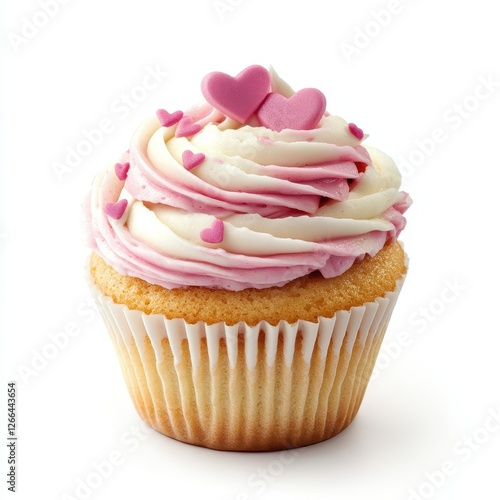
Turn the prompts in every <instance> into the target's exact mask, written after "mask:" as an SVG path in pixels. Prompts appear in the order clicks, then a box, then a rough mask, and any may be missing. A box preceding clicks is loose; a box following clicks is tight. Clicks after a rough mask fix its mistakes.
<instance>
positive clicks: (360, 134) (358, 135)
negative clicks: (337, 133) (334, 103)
mask: <svg viewBox="0 0 500 500" xmlns="http://www.w3.org/2000/svg"><path fill="white" fill-rule="evenodd" d="M349 132H351V134H352V135H353V136H354V137H356V139H358V140H361V139H363V137H364V136H365V134H364V132H363V131H362V130H361V129H360V128H359V127H358V126H357V125H355V124H354V123H349Z"/></svg>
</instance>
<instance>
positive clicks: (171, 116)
mask: <svg viewBox="0 0 500 500" xmlns="http://www.w3.org/2000/svg"><path fill="white" fill-rule="evenodd" d="M156 116H157V117H158V120H160V124H161V126H162V127H171V126H172V125H175V124H176V123H178V122H179V120H180V119H181V118H182V117H183V116H184V113H183V112H182V111H174V112H173V113H169V112H168V111H167V110H166V109H159V110H158V111H157V112H156Z"/></svg>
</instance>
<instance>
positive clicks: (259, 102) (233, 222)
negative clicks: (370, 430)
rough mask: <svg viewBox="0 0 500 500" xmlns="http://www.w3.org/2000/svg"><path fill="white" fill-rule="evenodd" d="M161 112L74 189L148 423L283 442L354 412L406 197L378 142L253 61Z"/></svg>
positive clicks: (223, 439)
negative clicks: (89, 181)
mask: <svg viewBox="0 0 500 500" xmlns="http://www.w3.org/2000/svg"><path fill="white" fill-rule="evenodd" d="M201 94H202V95H203V97H204V99H201V97H200V100H201V102H200V103H199V104H197V105H194V106H193V107H192V108H190V109H187V110H184V111H180V110H175V104H174V103H172V102H169V103H168V104H167V107H168V110H167V109H160V110H158V111H157V112H156V113H155V114H154V115H153V116H151V117H150V118H149V119H147V120H146V121H145V122H144V123H143V124H142V125H141V126H140V127H139V129H138V130H137V131H136V133H135V135H134V137H133V138H132V141H131V144H130V149H129V150H128V151H127V152H126V153H124V154H123V155H122V156H121V157H117V161H116V162H115V163H112V164H110V165H109V166H108V167H107V168H104V169H103V170H102V171H101V172H100V173H98V175H97V176H96V177H95V179H94V182H93V185H92V189H91V191H90V192H89V194H88V195H87V197H86V198H85V200H84V207H83V214H84V231H85V235H86V240H87V244H88V246H89V247H90V248H91V254H90V257H89V261H88V266H87V274H88V282H89V286H90V289H91V291H92V293H93V296H94V297H95V300H96V303H97V305H98V308H99V310H100V312H101V314H102V317H103V319H104V323H105V324H106V327H107V330H108V332H109V334H110V337H111V340H112V342H113V345H114V348H115V350H116V354H117V357H118V360H119V362H120V365H121V369H122V372H123V375H124V378H125V382H126V384H127V388H128V391H129V393H130V397H131V399H132V401H133V403H134V406H135V408H136V410H137V412H138V414H139V415H140V417H141V418H142V419H143V420H144V421H145V422H146V423H147V424H149V425H150V426H151V427H152V428H154V429H156V430H157V431H159V432H161V433H163V434H165V435H167V436H169V437H172V438H174V439H177V440H179V441H183V442H186V443H190V444H194V445H199V446H204V447H208V448H213V449H219V450H247V451H265V450H281V449H290V448H295V447H299V446H304V445H309V444H313V443H316V442H319V441H323V440H325V439H328V438H331V437H332V436H334V435H336V434H337V433H339V432H340V431H342V430H343V429H345V428H346V427H347V426H348V425H349V424H350V423H351V422H352V421H353V419H354V417H355V416H356V413H357V411H358V409H359V406H360V403H361V400H362V399H363V395H364V393H365V390H366V387H367V384H368V381H369V378H370V374H371V372H372V369H373V366H374V363H375V360H376V356H377V353H378V351H379V348H380V345H381V342H382V339H383V336H384V333H385V331H386V328H387V325H388V322H389V319H390V316H391V313H392V310H393V307H394V305H395V303H396V300H397V297H398V295H399V293H400V290H401V287H402V284H403V281H404V278H405V275H406V271H407V259H406V256H405V253H404V251H403V248H402V246H401V244H400V243H399V241H398V237H399V234H400V232H401V231H402V229H403V228H404V226H405V222H406V221H405V218H404V216H403V214H404V212H405V211H406V209H407V208H408V207H409V205H410V203H411V201H410V199H409V197H408V195H407V194H406V193H405V192H403V191H400V183H401V177H400V174H399V172H398V170H397V168H396V166H395V164H394V162H393V161H392V160H391V159H390V158H389V157H388V156H387V155H385V154H384V153H383V152H381V151H379V150H377V149H374V148H371V147H368V146H365V145H362V144H363V140H364V139H365V134H364V133H363V131H362V130H361V129H360V128H359V127H358V126H356V125H355V124H353V123H348V122H346V121H344V120H343V119H341V118H339V117H337V116H334V115H331V114H329V113H328V112H327V111H326V98H325V95H324V94H323V93H322V92H321V91H320V90H318V89H315V88H306V89H302V90H299V91H297V92H294V91H293V90H292V89H291V87H290V86H289V85H288V84H286V83H285V82H284V81H283V80H282V79H281V78H280V77H279V76H278V75H277V74H276V73H275V71H274V70H272V69H271V70H267V69H265V68H263V67H261V66H258V65H255V66H250V67H248V68H246V69H244V70H243V71H242V72H241V73H239V74H238V75H237V76H236V77H232V76H230V75H227V74H225V73H221V72H213V73H210V74H209V75H207V76H205V77H204V78H203V79H202V81H201Z"/></svg>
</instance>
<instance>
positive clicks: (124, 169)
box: [115, 162, 130, 181]
mask: <svg viewBox="0 0 500 500" xmlns="http://www.w3.org/2000/svg"><path fill="white" fill-rule="evenodd" d="M129 168H130V163H129V162H127V163H117V164H116V165H115V173H116V177H118V179H119V180H121V181H124V180H125V179H126V178H127V174H128V170H129Z"/></svg>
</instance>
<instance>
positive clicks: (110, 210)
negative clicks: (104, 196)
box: [104, 200, 128, 220]
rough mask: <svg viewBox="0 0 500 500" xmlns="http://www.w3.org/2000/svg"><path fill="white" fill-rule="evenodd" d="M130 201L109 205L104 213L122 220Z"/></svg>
mask: <svg viewBox="0 0 500 500" xmlns="http://www.w3.org/2000/svg"><path fill="white" fill-rule="evenodd" d="M127 205H128V201H127V200H120V201H118V202H116V203H107V204H106V206H105V207H104V211H105V212H106V213H107V214H108V215H109V216H110V217H111V218H112V219H116V220H120V219H121V218H122V217H123V214H124V213H125V210H126V209H127Z"/></svg>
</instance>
